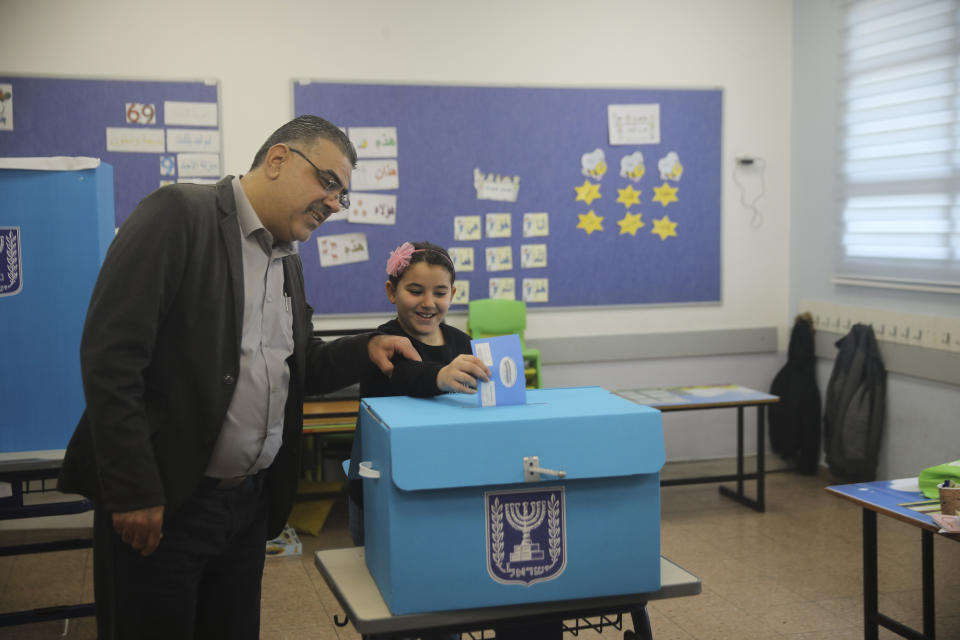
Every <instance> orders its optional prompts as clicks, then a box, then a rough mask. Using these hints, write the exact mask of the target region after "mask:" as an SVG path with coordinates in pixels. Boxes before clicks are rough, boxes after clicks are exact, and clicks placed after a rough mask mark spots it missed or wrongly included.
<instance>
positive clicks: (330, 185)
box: [287, 146, 350, 209]
mask: <svg viewBox="0 0 960 640" xmlns="http://www.w3.org/2000/svg"><path fill="white" fill-rule="evenodd" d="M287 148H288V149H290V151H293V152H294V153H295V154H297V155H298V156H300V157H301V158H303V159H304V160H306V161H307V162H308V163H309V164H310V166H311V167H313V169H314V171H316V172H317V180H319V181H320V184H321V185H323V188H324V190H325V191H326V192H327V195H328V196H336V197H337V200H338V201H339V202H340V208H341V209H349V208H350V194H349V193H348V192H347V190H346V189H344V188H343V185H342V184H341V183H340V180H339V179H337V177H336V174H334V173H333V172H332V171H330V170H327V169H321V168H320V167H318V166H317V165H315V164H313V162H311V161H310V158H308V157H307V156H305V155H304V154H303V152H302V151H300V150H298V149H294V148H293V147H291V146H287Z"/></svg>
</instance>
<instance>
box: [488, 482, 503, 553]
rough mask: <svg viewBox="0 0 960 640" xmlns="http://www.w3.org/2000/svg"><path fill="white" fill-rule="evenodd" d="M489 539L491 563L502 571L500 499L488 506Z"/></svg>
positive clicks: (501, 509) (501, 510)
mask: <svg viewBox="0 0 960 640" xmlns="http://www.w3.org/2000/svg"><path fill="white" fill-rule="evenodd" d="M490 537H491V539H492V544H491V545H490V548H491V550H492V551H493V561H494V563H496V565H497V568H499V569H500V570H501V571H503V505H502V504H500V498H494V500H493V504H492V505H490Z"/></svg>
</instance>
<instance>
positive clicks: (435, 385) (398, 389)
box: [349, 242, 490, 546]
mask: <svg viewBox="0 0 960 640" xmlns="http://www.w3.org/2000/svg"><path fill="white" fill-rule="evenodd" d="M387 276H389V279H388V280H387V283H386V287H387V298H389V299H390V302H391V303H393V304H394V305H395V306H396V308H397V317H396V318H394V319H393V320H391V321H390V322H387V323H386V324H382V325H380V326H379V327H377V330H378V331H381V332H383V333H386V334H390V335H396V336H405V337H407V338H409V339H410V342H411V343H413V347H414V348H415V349H416V350H417V352H418V353H419V354H420V357H421V358H423V361H422V362H414V361H413V360H407V359H405V358H398V359H397V360H396V361H394V365H395V366H394V370H393V374H392V375H391V376H390V377H389V378H388V377H387V376H385V375H384V374H383V373H381V372H380V371H379V370H376V371H374V370H372V369H371V371H370V372H369V374H368V375H367V376H366V377H365V378H364V380H362V381H361V382H360V397H362V398H375V397H380V396H417V397H421V398H427V397H431V396H435V395H439V394H441V393H445V392H456V393H476V392H477V380H478V379H479V380H483V381H484V382H486V381H488V380H489V379H490V370H489V369H488V368H487V367H486V365H484V364H483V362H482V361H481V360H480V359H479V358H477V357H476V356H473V355H471V354H470V337H469V336H468V335H467V334H465V333H464V332H463V331H460V330H459V329H456V328H454V327H451V326H449V325H447V324H444V322H443V319H444V317H445V316H446V314H447V309H449V308H450V301H451V300H452V299H453V294H454V292H455V291H456V289H455V288H454V286H453V281H454V279H455V278H456V271H455V270H454V268H453V262H452V261H451V260H450V256H449V254H447V252H446V250H444V249H443V248H442V247H438V246H437V245H435V244H431V243H429V242H416V243H413V244H411V243H409V242H404V243H403V244H402V245H400V246H399V247H397V248H396V249H394V250H393V251H392V252H391V253H390V257H389V259H388V260H387ZM360 440H361V436H360V423H359V421H358V422H357V430H356V432H355V433H354V436H353V448H352V450H351V452H350V473H349V478H350V481H349V493H350V535H351V537H353V541H354V544H356V545H358V546H359V545H362V544H363V484H362V481H361V480H360V479H359V477H358V474H357V468H358V467H357V465H358V464H359V462H360V460H362V457H361V456H362V450H361V445H360Z"/></svg>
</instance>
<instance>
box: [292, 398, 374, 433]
mask: <svg viewBox="0 0 960 640" xmlns="http://www.w3.org/2000/svg"><path fill="white" fill-rule="evenodd" d="M359 411H360V400H354V399H334V400H311V401H307V402H304V403H303V432H304V433H311V434H314V433H317V434H327V433H353V430H354V428H355V427H356V422H357V413H358V412H359Z"/></svg>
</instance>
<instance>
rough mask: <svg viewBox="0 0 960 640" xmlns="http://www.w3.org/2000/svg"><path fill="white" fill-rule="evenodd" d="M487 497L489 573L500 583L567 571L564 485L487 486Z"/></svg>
mask: <svg viewBox="0 0 960 640" xmlns="http://www.w3.org/2000/svg"><path fill="white" fill-rule="evenodd" d="M484 502H485V503H486V517H485V521H486V538H487V554H486V555H487V572H488V573H489V574H490V577H491V578H493V579H494V580H495V581H497V582H500V583H502V584H511V583H520V584H526V585H531V584H534V583H536V582H544V581H547V580H553V579H554V578H557V577H558V576H559V575H560V574H561V573H563V570H564V568H565V567H566V565H567V551H566V548H567V533H566V531H567V525H566V521H567V516H566V507H565V504H566V501H565V498H564V487H563V485H560V486H538V487H535V488H534V487H524V488H522V489H504V490H502V491H487V492H485V499H484ZM511 549H512V550H513V551H512V552H511V551H510V550H511Z"/></svg>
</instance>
